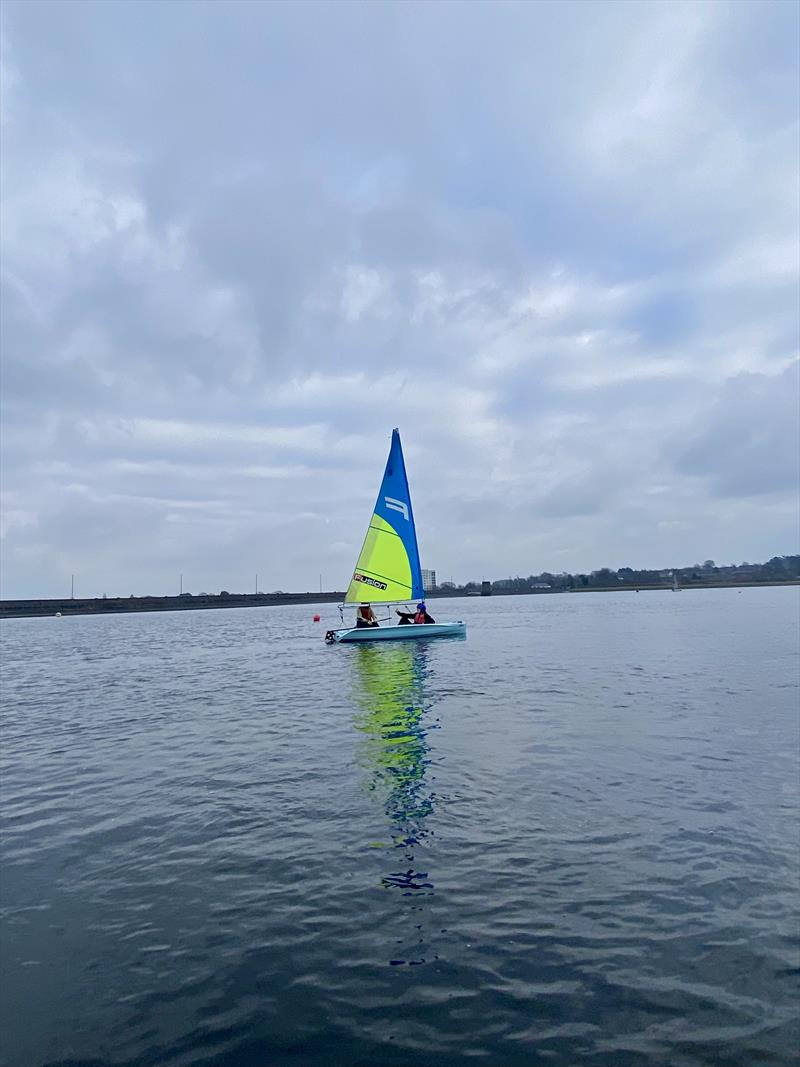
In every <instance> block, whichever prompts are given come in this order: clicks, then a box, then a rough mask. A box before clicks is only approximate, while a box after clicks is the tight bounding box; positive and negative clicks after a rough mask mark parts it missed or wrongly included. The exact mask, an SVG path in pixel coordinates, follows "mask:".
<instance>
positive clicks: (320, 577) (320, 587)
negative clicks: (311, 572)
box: [319, 575, 322, 593]
mask: <svg viewBox="0 0 800 1067" xmlns="http://www.w3.org/2000/svg"><path fill="white" fill-rule="evenodd" d="M319 591H320V593H321V592H322V575H320V576H319Z"/></svg>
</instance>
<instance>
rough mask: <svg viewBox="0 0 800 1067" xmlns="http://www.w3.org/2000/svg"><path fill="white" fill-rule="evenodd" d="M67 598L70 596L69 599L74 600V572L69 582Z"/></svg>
mask: <svg viewBox="0 0 800 1067" xmlns="http://www.w3.org/2000/svg"><path fill="white" fill-rule="evenodd" d="M69 598H70V600H74V599H75V575H74V574H73V575H72V581H71V583H70V592H69Z"/></svg>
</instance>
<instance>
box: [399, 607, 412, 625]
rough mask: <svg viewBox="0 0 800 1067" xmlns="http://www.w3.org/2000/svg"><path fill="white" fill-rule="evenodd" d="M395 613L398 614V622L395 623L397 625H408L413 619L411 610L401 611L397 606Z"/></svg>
mask: <svg viewBox="0 0 800 1067" xmlns="http://www.w3.org/2000/svg"><path fill="white" fill-rule="evenodd" d="M395 614H396V615H399V616H400V622H399V623H398V624H397V625H398V626H408V625H409V624H410V623H412V622H413V621H414V612H413V611H401V610H400V608H397V609H396V611H395Z"/></svg>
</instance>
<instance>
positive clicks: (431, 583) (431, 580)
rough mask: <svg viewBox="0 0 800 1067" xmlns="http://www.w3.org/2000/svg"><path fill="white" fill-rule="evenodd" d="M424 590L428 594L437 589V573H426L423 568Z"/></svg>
mask: <svg viewBox="0 0 800 1067" xmlns="http://www.w3.org/2000/svg"><path fill="white" fill-rule="evenodd" d="M422 588H423V589H424V590H425V592H426V593H430V592H431V590H433V589H435V588H436V571H426V570H425V568H424V567H423V568H422Z"/></svg>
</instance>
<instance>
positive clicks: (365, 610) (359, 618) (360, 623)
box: [356, 604, 378, 630]
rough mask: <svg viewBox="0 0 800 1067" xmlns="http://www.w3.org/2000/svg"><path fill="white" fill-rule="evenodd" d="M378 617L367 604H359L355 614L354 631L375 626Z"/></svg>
mask: <svg viewBox="0 0 800 1067" xmlns="http://www.w3.org/2000/svg"><path fill="white" fill-rule="evenodd" d="M377 625H378V616H377V615H376V614H375V612H374V611H373V610H372V608H371V607H370V606H369V604H359V607H358V611H357V612H356V629H357V630H360V629H361V628H362V627H364V626H377Z"/></svg>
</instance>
